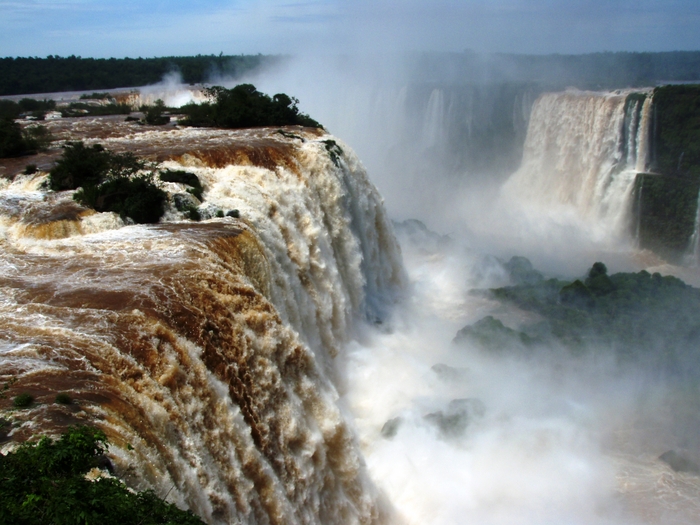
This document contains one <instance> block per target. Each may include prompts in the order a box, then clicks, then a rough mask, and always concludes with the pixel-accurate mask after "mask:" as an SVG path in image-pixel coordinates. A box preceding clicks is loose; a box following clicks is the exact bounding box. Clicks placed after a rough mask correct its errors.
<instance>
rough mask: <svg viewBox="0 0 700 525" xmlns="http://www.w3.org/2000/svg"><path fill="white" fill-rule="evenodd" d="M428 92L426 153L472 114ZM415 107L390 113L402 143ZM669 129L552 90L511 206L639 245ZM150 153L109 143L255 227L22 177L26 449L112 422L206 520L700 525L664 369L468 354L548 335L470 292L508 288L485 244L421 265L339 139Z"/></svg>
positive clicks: (8, 187) (163, 482) (9, 331)
mask: <svg viewBox="0 0 700 525" xmlns="http://www.w3.org/2000/svg"><path fill="white" fill-rule="evenodd" d="M426 93H427V95H426V96H425V97H424V99H425V102H426V104H425V105H424V106H422V107H423V108H424V111H421V112H419V115H418V116H416V118H417V119H418V120H419V121H420V122H421V124H420V126H419V127H418V128H419V129H420V132H418V133H416V137H417V138H415V140H416V141H418V142H420V144H421V150H420V152H419V154H418V155H419V156H421V155H424V154H425V151H427V150H430V149H431V148H432V149H434V150H439V149H440V148H441V147H442V146H444V142H445V141H446V140H448V139H447V133H446V126H447V124H446V120H447V119H448V118H451V112H452V110H453V109H454V108H455V107H456V106H455V105H456V104H457V102H456V101H457V99H458V98H459V97H457V96H456V95H454V94H452V95H448V94H447V93H446V92H444V91H442V90H441V89H437V88H433V89H431V90H429V91H427V92H426ZM474 93H476V92H473V93H471V95H468V96H472V97H475V98H478V97H476V95H475V94H474ZM394 95H396V96H394ZM394 95H392V96H388V95H387V97H388V98H387V100H385V101H378V102H377V104H378V107H381V108H385V109H386V108H388V107H390V106H391V104H394V105H396V106H397V108H398V109H396V110H395V112H394V113H392V115H393V116H394V117H395V118H394V120H393V121H390V122H388V124H387V126H389V127H391V126H395V127H397V128H401V130H402V131H405V128H404V125H403V124H398V120H400V118H399V117H401V115H403V117H405V116H406V115H405V114H403V113H402V112H405V107H404V104H407V98H408V94H407V90H405V89H401V90H398V91H397V92H396V93H394ZM153 96H157V93H156V94H154V95H153ZM462 102H464V101H462ZM522 104H523V107H524V106H526V105H527V104H526V103H525V102H523V103H522ZM473 106H478V101H477V100H474V101H473ZM470 107H471V106H470ZM521 109H522V108H521V106H520V105H519V103H518V104H516V105H515V106H514V107H513V108H509V111H511V110H512V111H513V112H515V113H518V115H513V116H512V118H514V119H516V117H517V118H520V116H521V115H520V114H519V112H520V111H521ZM392 111H393V110H392ZM475 111H476V110H475ZM649 113H650V99H649V98H648V97H647V98H646V99H645V100H644V101H642V100H641V98H634V97H633V98H629V97H628V95H627V94H597V93H596V94H593V93H579V92H576V93H572V92H567V93H562V94H548V95H544V96H542V97H541V98H540V99H539V100H538V102H537V103H536V105H535V108H534V112H533V115H532V118H531V119H530V127H529V129H528V135H527V140H526V146H525V156H524V159H523V164H522V167H521V168H520V170H518V172H517V173H516V174H515V175H514V176H513V177H512V179H511V180H510V181H509V182H508V183H507V185H506V188H505V190H504V199H508V198H510V204H511V205H513V206H515V205H516V204H518V205H522V204H525V205H526V206H527V205H530V206H533V207H535V208H537V209H539V210H540V212H541V211H542V210H544V211H545V212H546V213H549V212H555V213H554V215H556V214H557V213H559V210H560V208H565V209H566V210H567V211H566V212H561V213H559V215H557V216H556V218H557V219H560V218H561V217H575V220H576V221H579V223H583V224H586V223H587V224H589V225H590V228H588V229H586V231H585V233H586V234H587V235H590V236H591V237H592V238H598V239H603V240H604V241H606V242H609V244H610V245H615V243H619V242H620V240H621V239H623V238H624V237H625V235H626V233H625V228H627V227H628V225H627V224H626V223H627V222H628V221H629V206H628V201H629V197H630V195H631V191H632V184H633V181H634V175H635V174H636V173H637V172H638V171H643V170H644V169H645V168H646V162H647V161H646V157H647V149H648V137H647V133H646V131H645V130H648V118H649ZM474 114H475V113H470V115H474ZM452 116H453V115H452ZM403 117H401V118H403ZM348 118H350V117H348ZM390 120H391V119H390ZM516 120H517V119H516ZM358 126H359V124H358ZM465 126H466V127H467V128H469V129H470V130H471V129H472V126H475V127H476V124H475V123H474V122H472V121H468V122H466V123H465ZM130 133H131V134H128V135H124V136H114V137H111V138H109V139H105V140H104V141H103V143H104V144H105V146H106V147H108V148H113V149H115V150H120V149H127V150H128V149H129V148H135V147H139V148H143V149H144V150H145V151H150V152H153V151H155V152H157V153H158V154H159V155H161V154H162V155H164V156H165V157H167V158H168V160H166V161H163V162H162V163H161V165H160V167H162V168H170V169H184V170H187V171H190V172H192V173H194V174H196V175H197V176H198V178H199V179H200V181H201V182H202V185H203V188H204V195H203V197H204V202H203V203H202V204H201V205H200V206H199V210H200V211H201V212H202V213H203V215H204V216H205V217H214V216H215V215H216V212H217V211H222V212H224V211H227V210H234V209H235V210H238V212H239V214H240V218H229V217H227V218H210V219H208V220H205V221H203V222H202V223H200V224H196V223H191V222H186V221H183V220H182V218H183V216H182V214H181V213H179V212H177V211H176V210H174V209H171V210H169V212H168V214H167V215H166V219H167V220H166V222H165V223H164V224H161V225H158V226H135V225H132V226H125V225H124V223H123V222H122V221H121V219H119V218H118V217H116V216H114V215H113V214H91V213H90V212H86V211H85V210H77V209H76V208H75V207H74V205H73V204H72V201H71V198H70V195H55V194H47V193H46V192H45V191H44V190H43V189H42V188H41V186H40V183H41V180H42V179H41V177H18V178H16V180H15V181H14V182H12V183H9V182H7V183H5V184H4V186H3V187H2V188H0V215H1V218H2V222H0V243H1V244H2V248H3V250H2V256H1V257H0V264H1V265H2V268H3V273H2V277H1V278H0V291H1V292H2V294H1V295H2V301H0V314H1V317H0V319H2V321H0V352H1V353H2V357H3V359H2V360H1V361H0V379H2V381H8V380H10V379H17V382H16V383H13V389H15V391H17V392H18V391H23V390H24V391H31V392H32V393H33V394H34V395H35V397H36V398H37V400H38V401H39V403H38V404H37V405H36V406H35V407H34V408H32V409H30V410H27V411H22V412H21V413H13V414H12V415H11V417H12V418H15V419H14V421H15V423H16V426H15V427H14V430H13V431H12V435H11V437H13V436H14V437H17V438H20V437H22V436H23V435H24V436H26V435H28V434H31V433H34V432H36V431H48V432H58V431H60V430H61V429H62V428H64V427H65V425H66V424H69V423H91V424H97V425H98V426H100V427H101V428H104V429H105V430H106V431H107V432H108V434H109V436H110V438H111V440H112V441H113V443H114V446H113V449H112V452H111V453H112V460H113V461H114V462H115V466H116V467H117V473H118V474H120V475H122V476H124V477H125V479H127V480H128V481H129V483H131V484H132V485H133V486H135V487H137V488H145V487H151V488H154V489H155V490H156V491H157V493H158V494H159V495H161V496H164V495H166V494H167V495H168V497H169V499H170V500H171V501H174V502H176V503H178V504H179V505H181V506H183V507H188V508H191V509H193V510H194V511H195V512H197V513H198V514H199V515H201V516H202V517H203V518H204V519H205V520H206V521H207V522H208V523H217V524H218V523H249V524H258V523H260V524H263V523H273V524H287V523H303V524H306V523H309V524H324V525H325V524H336V523H337V524H346V523H348V524H352V523H363V524H364V523H391V524H396V525H409V524H421V525H422V524H434V525H453V524H454V525H456V524H463V523H477V524H483V525H502V524H518V525H535V524H537V525H542V524H552V525H554V524H563V523H566V524H572V525H604V524H605V525H607V524H610V525H636V524H642V523H653V524H657V523H658V524H661V523H664V524H665V523H678V524H683V525H691V524H692V523H693V516H697V512H698V510H699V504H698V501H697V499H698V498H697V490H698V488H700V483H698V482H697V480H696V478H693V477H689V476H685V475H683V474H680V473H675V472H673V471H671V470H670V469H669V468H668V467H667V466H665V465H664V464H663V463H661V462H660V461H658V459H657V458H658V455H659V454H660V453H661V452H664V450H665V449H664V448H660V447H664V446H667V445H666V443H668V441H665V440H666V439H667V434H668V432H667V429H665V428H664V427H663V425H661V424H659V423H658V418H657V419H654V418H652V419H651V420H650V419H645V418H644V417H642V416H643V415H645V414H647V413H648V411H649V410H651V411H656V412H655V413H656V414H661V416H659V418H660V419H663V417H662V416H663V410H664V409H665V408H667V406H664V405H663V404H662V403H660V402H658V399H660V398H662V397H663V396H662V392H661V393H659V392H657V391H656V390H655V385H653V384H650V383H649V382H648V381H646V379H645V378H644V377H643V375H640V374H638V373H637V371H634V370H633V371H622V370H620V369H619V368H618V367H617V366H616V365H615V363H614V362H612V360H611V359H608V358H606V357H605V355H604V354H595V353H594V354H592V355H590V356H583V357H579V358H570V357H567V356H565V355H563V354H562V353H560V352H557V349H554V348H553V349H544V350H543V352H542V353H541V354H539V355H537V356H535V357H534V358H528V359H525V358H523V357H519V356H517V355H515V356H513V355H510V356H507V355H500V354H499V355H486V354H484V353H483V352H479V351H477V350H476V349H475V348H472V347H470V346H469V345H464V344H463V345H457V344H454V343H453V338H454V337H455V334H456V333H457V331H458V330H459V329H461V328H462V327H464V326H465V325H468V324H472V323H474V322H476V321H478V320H480V319H482V318H484V317H485V316H487V315H494V316H496V317H498V318H499V319H501V320H503V322H504V323H505V324H506V325H508V326H512V327H518V326H519V325H521V324H523V323H525V322H532V321H536V320H537V319H535V318H532V317H528V316H532V314H527V313H525V312H522V311H519V310H516V309H511V308H506V307H504V306H503V305H500V304H498V303H496V302H495V301H492V300H489V299H486V298H485V297H484V296H483V295H478V294H472V293H470V292H471V291H473V290H475V289H483V288H489V287H496V286H504V285H507V284H509V278H508V275H507V272H506V271H505V269H504V266H503V264H502V263H501V262H500V261H499V260H498V259H496V258H495V257H493V256H492V255H491V253H492V252H491V251H490V250H489V249H490V246H489V244H488V242H484V241H483V239H479V238H478V235H475V236H474V237H471V238H470V237H461V236H457V235H455V236H453V237H447V236H440V235H437V234H434V233H432V232H430V231H429V230H427V229H426V228H425V227H423V226H421V225H420V224H419V223H416V222H408V223H404V224H402V225H400V226H399V227H398V237H399V241H400V243H401V248H399V244H398V243H397V240H396V239H395V237H394V227H392V224H391V222H390V221H389V219H388V216H387V212H386V211H385V209H384V206H383V201H382V198H381V196H380V195H379V193H378V192H377V190H376V189H375V187H374V185H373V184H372V183H371V181H370V179H369V177H368V175H367V173H366V172H365V170H364V168H363V166H362V164H361V162H360V161H359V159H358V158H357V157H356V156H355V154H354V153H353V152H352V151H351V149H350V148H349V147H348V146H347V145H345V144H344V143H343V142H341V141H340V140H338V139H337V138H335V137H333V136H331V135H327V134H325V133H322V132H313V131H310V130H306V131H304V130H298V129H296V128H290V129H287V130H285V131H284V132H283V133H279V132H278V131H277V130H274V129H260V130H244V131H238V132H230V131H222V130H216V131H214V130H203V129H187V130H183V129H165V128H164V129H160V130H145V131H137V132H130ZM470 133H471V131H470ZM475 133H476V131H475ZM164 152H168V153H167V154H166V153H164ZM442 182H443V183H445V181H442ZM436 184H437V185H439V183H436ZM447 186H449V184H447ZM163 187H164V189H166V190H167V191H168V192H169V193H170V194H175V193H180V194H184V193H185V191H186V188H185V187H184V186H183V185H180V184H176V183H164V184H163ZM420 189H421V186H420V185H419V186H416V187H411V188H408V190H407V191H410V192H414V193H415V192H418V193H420ZM438 196H439V197H442V196H443V195H442V194H440V195H438ZM420 197H421V195H420V194H418V195H414V198H416V199H420ZM445 202H449V201H445ZM483 205H484V206H490V205H491V203H490V202H489V203H484V204H483ZM443 206H444V204H443ZM441 211H442V210H439V209H436V210H435V213H436V214H438V213H440V212H441ZM39 218H40V219H39ZM540 218H541V216H540ZM534 220H537V218H535V219H534ZM485 221H489V218H488V217H487V218H486V219H485ZM539 224H540V225H542V227H543V228H545V229H546V228H547V226H548V224H549V223H548V222H546V221H540V223H539ZM577 224H578V223H577ZM492 226H495V227H500V226H502V224H501V223H497V222H494V224H493V225H492ZM508 226H509V227H510V228H511V230H512V231H511V232H510V234H511V235H517V226H519V227H523V228H525V227H528V225H527V224H525V223H523V224H519V225H515V226H513V225H510V224H509V225H508ZM584 229H585V228H584ZM488 241H489V242H490V241H491V239H488ZM494 244H495V242H494ZM509 249H513V250H515V248H509ZM535 249H536V250H539V251H540V252H543V251H544V248H543V247H541V246H535ZM499 250H501V251H502V246H501V247H499ZM514 254H517V252H511V253H510V255H514ZM563 257H565V258H566V257H568V258H571V257H573V256H572V255H571V254H568V253H564V254H563ZM592 262H593V260H591V261H585V262H584V263H583V264H586V265H588V266H590V264H591V263H592ZM15 391H13V392H12V394H13V395H14V392H15ZM57 392H69V393H70V394H71V396H72V397H73V398H74V399H75V400H76V403H75V404H74V405H73V406H72V407H70V408H65V407H61V406H57V405H55V404H52V403H51V400H52V399H53V398H54V396H55V394H56V393H57ZM657 398H658V399H657ZM5 408H7V407H6V406H5ZM650 421H651V422H652V423H653V425H652V424H651V423H650ZM649 436H651V437H653V439H651V438H650V437H649ZM649 440H650V441H649ZM649 443H651V444H649ZM132 448H133V450H131V449H132Z"/></svg>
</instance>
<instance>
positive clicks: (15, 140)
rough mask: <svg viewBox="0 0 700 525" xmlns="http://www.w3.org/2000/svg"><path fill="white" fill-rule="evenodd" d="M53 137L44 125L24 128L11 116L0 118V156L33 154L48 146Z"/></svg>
mask: <svg viewBox="0 0 700 525" xmlns="http://www.w3.org/2000/svg"><path fill="white" fill-rule="evenodd" d="M52 140H53V137H52V136H51V133H50V132H49V130H48V129H46V128H45V127H44V126H39V125H35V126H28V127H26V128H25V129H22V127H21V126H20V125H19V124H18V123H17V122H15V121H14V120H12V119H11V118H0V158H5V157H21V156H23V155H33V154H35V153H36V152H37V151H38V150H44V149H46V148H48V147H49V145H50V144H51V141H52Z"/></svg>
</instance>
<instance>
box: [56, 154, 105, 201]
mask: <svg viewBox="0 0 700 525" xmlns="http://www.w3.org/2000/svg"><path fill="white" fill-rule="evenodd" d="M111 160H112V157H111V155H110V153H109V152H107V151H105V149H104V148H103V147H102V146H101V145H99V144H94V145H92V146H89V147H88V146H85V144H83V143H82V142H71V143H68V144H66V146H65V148H64V150H63V156H62V157H61V158H60V159H58V161H57V162H56V165H55V166H54V167H53V168H52V169H51V172H50V173H49V187H50V188H51V189H52V190H54V191H62V190H74V189H76V188H79V187H81V186H85V185H93V186H94V185H97V184H99V183H100V182H101V181H102V180H103V179H104V178H105V177H106V176H107V173H108V172H109V169H110V163H111Z"/></svg>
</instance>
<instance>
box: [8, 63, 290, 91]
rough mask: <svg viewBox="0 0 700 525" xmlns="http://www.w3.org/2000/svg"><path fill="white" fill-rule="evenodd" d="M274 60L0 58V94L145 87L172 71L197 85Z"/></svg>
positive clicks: (246, 70)
mask: <svg viewBox="0 0 700 525" xmlns="http://www.w3.org/2000/svg"><path fill="white" fill-rule="evenodd" d="M275 60H279V59H278V58H277V57H272V56H263V55H218V56H216V55H197V56H193V57H161V58H123V59H117V58H108V59H101V58H81V57H76V56H69V57H59V56H48V57H47V58H38V57H33V58H32V57H27V58H23V57H18V58H0V95H19V94H28V93H51V92H59V91H88V90H102V89H112V88H122V87H136V86H145V85H148V84H155V83H157V82H160V81H161V80H162V79H163V77H164V76H165V75H166V74H168V73H170V72H173V71H177V72H179V73H180V74H181V75H182V80H183V81H184V82H186V83H189V84H194V83H202V82H205V81H207V80H208V78H209V77H211V76H226V77H230V78H237V77H240V76H242V75H243V74H245V73H248V72H250V71H252V70H254V69H256V68H258V67H260V66H261V65H263V64H270V63H273V62H274V61H275Z"/></svg>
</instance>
